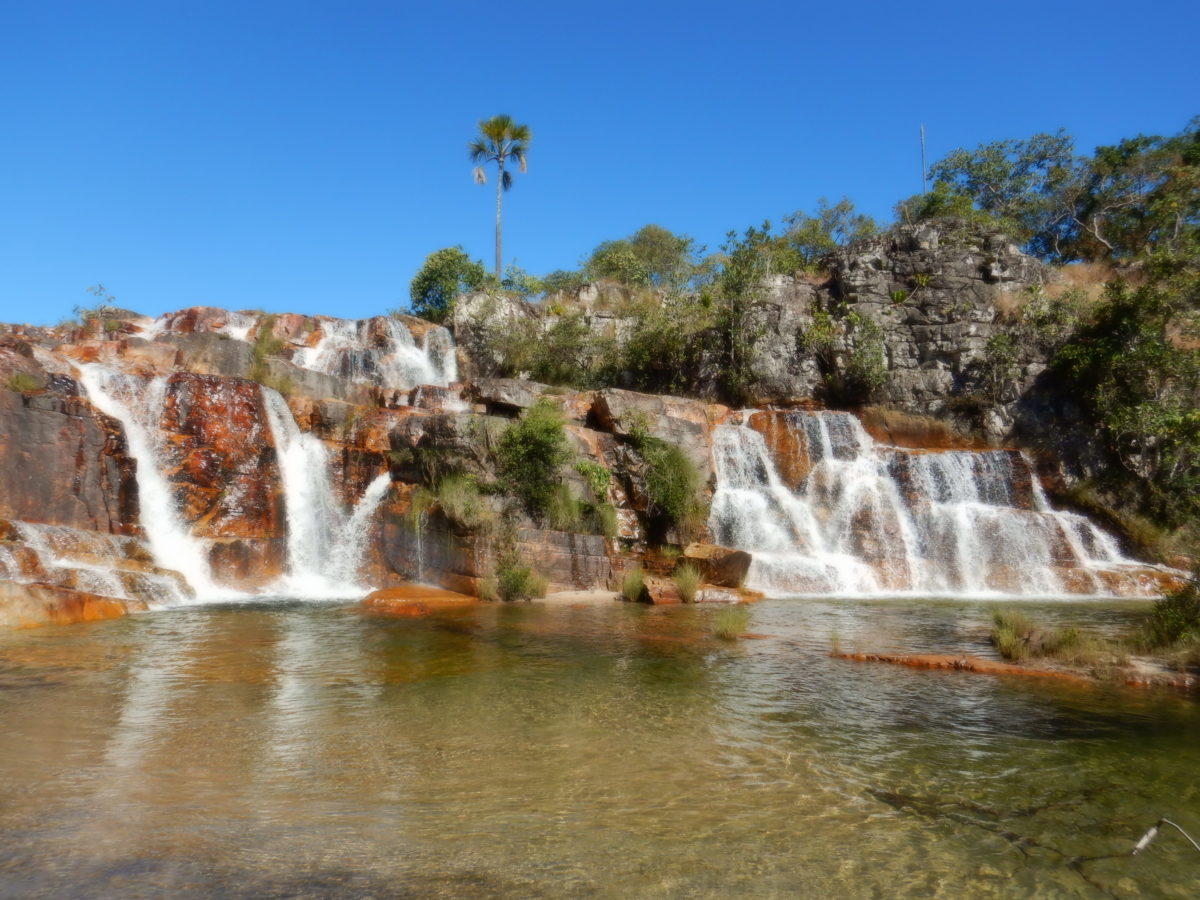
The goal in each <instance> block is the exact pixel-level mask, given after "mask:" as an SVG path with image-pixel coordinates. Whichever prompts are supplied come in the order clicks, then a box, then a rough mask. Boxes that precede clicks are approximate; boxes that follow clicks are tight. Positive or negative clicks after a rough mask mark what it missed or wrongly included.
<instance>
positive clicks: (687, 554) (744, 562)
mask: <svg viewBox="0 0 1200 900" xmlns="http://www.w3.org/2000/svg"><path fill="white" fill-rule="evenodd" d="M751 561H752V557H751V556H750V554H749V553H747V552H746V551H745V550H732V549H730V548H729V547H718V546H716V545H715V544H688V545H687V547H685V548H684V550H683V553H681V554H680V556H679V564H678V565H679V566H682V565H691V566H693V567H694V568H695V569H696V571H698V572H699V573H700V579H701V581H703V582H704V583H705V584H708V585H712V586H713V587H728V588H740V587H741V586H742V585H743V584H744V583H745V581H746V574H747V573H748V572H749V571H750V563H751ZM677 568H678V567H677Z"/></svg>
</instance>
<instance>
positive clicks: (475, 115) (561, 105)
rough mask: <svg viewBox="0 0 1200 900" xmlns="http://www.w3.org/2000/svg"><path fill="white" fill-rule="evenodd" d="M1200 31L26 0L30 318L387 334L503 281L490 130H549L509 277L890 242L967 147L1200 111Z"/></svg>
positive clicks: (520, 189) (18, 105) (1037, 13)
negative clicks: (704, 249) (824, 212)
mask: <svg viewBox="0 0 1200 900" xmlns="http://www.w3.org/2000/svg"><path fill="white" fill-rule="evenodd" d="M1197 33H1200V7H1198V6H1197V5H1196V4H1194V3H1182V2H1180V3H1173V2H1171V3H1167V2H1160V3H1155V2H1146V3H1141V4H1138V5H1137V6H1131V5H1129V4H1128V3H1122V4H1119V5H1118V4H1105V3H1097V2H1090V3H1074V2H1071V3H1052V2H1045V0H1042V2H1037V3H1026V2H1010V3H1006V4H1002V5H995V4H975V3H966V2H957V3H943V2H927V3H924V4H900V3H895V2H889V3H879V4H872V3H826V4H820V5H816V4H805V3H796V2H788V3H755V2H747V3H743V4H740V5H734V4H727V3H724V4H715V3H711V4H710V3H704V2H700V0H692V2H687V3H683V2H679V3H676V2H659V3H655V2H646V3H614V2H609V3H587V2H578V3H562V2H558V3H526V4H493V3H487V4H484V3H454V2H444V3H419V4H418V3H413V4H409V3H400V2H393V3H371V2H338V3H334V2H322V3H318V2H304V0H290V2H280V3H268V2H253V0H249V2H246V0H243V2H239V3H224V2H212V0H207V2H200V0H190V2H176V0H153V2H145V3H128V2H101V0H89V2H83V0H77V2H73V3H62V2H55V0H36V2H35V0H22V2H18V0H0V79H2V81H0V83H3V84H4V85H5V88H4V90H3V91H2V92H0V124H2V126H3V139H2V140H0V172H3V176H2V177H0V320H3V321H25V322H30V323H52V322H56V321H58V320H59V319H61V318H63V317H64V316H66V315H68V314H69V313H70V310H71V308H72V307H73V306H74V305H76V304H87V303H89V302H91V298H90V297H89V296H88V295H87V294H86V293H85V288H86V287H87V286H88V285H92V284H95V283H97V282H102V283H103V284H104V285H105V286H106V287H107V288H108V290H109V291H110V292H111V293H112V294H113V295H115V296H116V298H117V302H118V303H119V304H120V305H122V306H126V307H129V308H132V309H136V310H139V311H142V312H146V313H152V314H157V313H160V312H163V311H166V310H171V309H178V308H181V307H184V306H189V305H193V304H201V303H205V304H212V305H219V306H227V307H231V308H259V309H265V310H271V311H283V310H292V311H296V312H303V313H310V314H311V313H326V314H331V315H344V316H363V315H372V314H377V313H380V312H383V311H385V310H387V309H389V308H394V307H396V306H398V305H401V304H403V303H405V302H406V301H407V296H408V282H409V280H410V279H411V278H412V275H413V273H414V272H415V271H416V269H417V268H418V267H419V265H420V264H421V261H422V259H423V258H424V257H425V255H426V254H428V253H430V252H432V251H433V250H436V249H438V248H439V247H444V246H450V245H454V244H462V245H464V246H465V247H466V249H467V250H468V251H469V252H470V253H471V254H472V255H474V256H477V257H479V258H481V259H483V260H484V261H485V263H488V264H490V261H491V254H492V227H493V216H494V206H493V204H494V193H493V191H492V188H491V187H490V186H489V187H487V188H482V187H479V186H477V185H475V184H473V183H472V181H471V178H470V165H469V163H468V161H467V159H466V153H465V145H466V142H467V141H468V140H469V139H470V137H471V136H472V134H473V132H474V126H475V123H476V121H477V120H479V119H481V118H485V117H487V116H491V115H494V114H496V113H498V112H507V113H510V114H511V115H513V116H514V117H515V118H516V119H517V120H518V121H521V122H526V123H528V124H529V126H530V127H531V129H532V131H533V142H532V147H531V151H530V155H529V172H528V174H527V175H524V176H518V177H517V183H516V185H515V187H514V189H513V190H512V191H511V192H510V193H508V194H507V195H506V197H505V254H504V255H505V258H506V260H507V261H513V260H516V261H517V262H518V263H519V264H520V265H522V266H523V267H524V268H526V269H529V270H531V271H533V272H545V271H549V270H551V269H555V268H568V267H573V266H574V265H576V264H577V263H578V261H579V259H580V257H582V256H583V255H584V254H585V253H586V252H587V251H588V250H589V249H591V248H592V247H593V246H595V245H596V244H597V243H599V242H600V241H602V240H605V239H608V238H613V237H620V236H623V235H626V234H629V233H630V232H632V231H634V230H636V229H637V228H638V227H640V226H641V225H644V224H646V223H648V222H656V223H658V224H661V225H664V226H666V227H668V228H671V229H672V230H675V231H679V232H683V233H686V234H689V235H692V236H693V237H695V238H697V239H698V240H699V241H700V242H701V243H704V244H707V245H709V246H710V247H715V246H716V245H717V244H719V243H720V242H721V240H722V237H723V235H724V234H725V232H726V231H728V230H729V229H738V230H741V229H743V228H745V227H746V226H748V225H752V224H758V223H760V222H761V221H762V220H763V219H767V218H769V219H771V220H773V221H778V220H779V219H780V217H781V216H783V215H784V214H786V213H788V212H790V211H792V210H795V209H798V208H804V209H811V208H812V207H813V206H814V205H815V202H816V200H817V198H818V197H820V196H828V197H830V198H831V199H836V198H837V197H840V196H841V195H843V194H846V195H849V196H850V197H851V198H852V199H853V200H854V201H855V202H856V203H857V204H858V205H859V206H860V207H861V208H863V209H865V210H866V211H867V212H870V213H872V214H873V215H875V216H877V217H880V218H887V217H889V215H890V210H891V207H892V205H893V204H894V202H895V201H896V200H897V199H899V198H900V197H903V196H907V195H909V194H911V193H915V192H916V191H917V190H919V188H920V168H919V157H918V143H917V129H918V125H919V124H920V123H922V122H923V123H924V124H925V126H926V130H927V132H928V151H929V159H930V162H932V161H934V160H936V159H937V158H939V157H940V156H941V155H943V154H944V153H946V152H947V151H949V150H951V149H953V148H954V147H957V146H974V145H976V144H978V143H981V142H984V141H990V140H996V139H1000V138H1006V137H1025V136H1028V135H1030V134H1032V133H1034V132H1037V131H1048V130H1050V131H1052V130H1054V129H1056V128H1058V127H1060V126H1062V127H1066V128H1067V129H1068V130H1069V131H1070V132H1072V133H1073V134H1074V135H1075V136H1076V137H1077V139H1078V146H1079V147H1080V148H1082V149H1085V150H1090V149H1091V148H1092V147H1093V146H1095V145H1096V144H1098V143H1107V142H1111V141H1114V140H1116V139H1118V138H1120V137H1122V136H1128V135H1132V134H1135V133H1138V132H1146V133H1155V132H1157V133H1173V132H1176V131H1179V130H1180V129H1181V128H1182V127H1183V126H1184V125H1185V124H1186V122H1187V121H1188V119H1190V118H1191V117H1192V116H1193V115H1195V114H1197V113H1200V91H1198V90H1197V89H1198V88H1200V69H1197V67H1196V58H1195V38H1196V35H1197Z"/></svg>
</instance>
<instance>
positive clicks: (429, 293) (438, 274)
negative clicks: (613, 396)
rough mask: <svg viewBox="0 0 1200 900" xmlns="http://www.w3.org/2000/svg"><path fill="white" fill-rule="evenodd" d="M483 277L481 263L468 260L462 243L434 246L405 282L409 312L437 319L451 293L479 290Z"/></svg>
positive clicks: (448, 306)
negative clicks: (409, 279) (433, 249)
mask: <svg viewBox="0 0 1200 900" xmlns="http://www.w3.org/2000/svg"><path fill="white" fill-rule="evenodd" d="M486 279H487V273H486V272H485V271H484V268H483V263H481V262H478V261H476V260H472V259H471V258H470V257H469V256H467V254H466V253H464V252H463V249H462V247H444V248H443V249H441V250H435V251H434V252H433V253H430V254H429V255H428V256H427V257H425V262H424V263H423V264H422V265H421V268H420V269H419V270H418V271H417V274H416V275H415V276H414V277H413V280H412V282H411V283H410V284H409V288H408V296H409V298H410V301H411V305H412V311H413V314H414V315H418V316H420V317H421V318H423V319H429V320H430V321H431V322H441V321H443V320H444V319H445V318H446V316H447V314H449V312H450V309H451V307H452V305H453V303H454V298H455V297H457V296H458V295H459V294H463V293H466V292H468V291H476V290H479V288H481V287H483V285H484V282H485V280H486Z"/></svg>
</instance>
